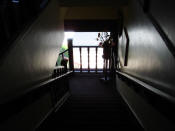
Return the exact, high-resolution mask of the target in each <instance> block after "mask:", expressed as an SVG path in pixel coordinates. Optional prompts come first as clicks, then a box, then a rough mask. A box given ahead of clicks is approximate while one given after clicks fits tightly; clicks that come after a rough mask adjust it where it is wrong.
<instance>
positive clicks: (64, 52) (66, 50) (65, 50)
mask: <svg viewBox="0 0 175 131" xmlns="http://www.w3.org/2000/svg"><path fill="white" fill-rule="evenodd" d="M66 52H68V49H67V50H65V51H63V52H61V53H59V55H62V54H64V53H66Z"/></svg>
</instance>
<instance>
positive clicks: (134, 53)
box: [119, 0, 175, 96]
mask: <svg viewBox="0 0 175 131" xmlns="http://www.w3.org/2000/svg"><path fill="white" fill-rule="evenodd" d="M127 12H128V13H125V22H126V23H125V26H126V28H127V30H128V35H129V39H130V44H129V54H128V66H126V67H124V66H122V68H121V70H122V71H123V72H126V73H128V74H130V75H133V76H135V77H138V78H140V79H142V80H145V81H149V82H151V83H153V84H154V85H157V86H155V87H156V88H158V89H160V90H162V91H164V92H166V93H168V94H171V95H173V96H175V88H174V86H175V81H174V78H175V70H174V67H175V61H174V57H173V55H172V54H171V53H170V51H169V50H168V48H167V46H166V45H165V43H164V41H163V39H162V37H161V36H160V34H159V33H158V31H157V30H156V28H155V27H154V25H153V24H152V22H151V21H150V19H149V18H148V17H147V15H146V14H144V12H143V10H142V9H141V8H140V5H139V4H138V2H137V1H136V0H132V1H130V4H129V8H128V11H127ZM166 14H168V12H166V10H164V14H163V15H166ZM167 24H168V23H164V27H165V26H166V25H167ZM173 31H175V30H173ZM171 35H173V34H172V33H171ZM124 44H125V43H124V42H123V41H121V42H120V45H119V48H121V49H120V51H123V50H124V48H125V46H123V45H124ZM120 51H119V52H120ZM119 55H120V60H123V56H122V55H121V53H119ZM121 63H122V62H121Z"/></svg>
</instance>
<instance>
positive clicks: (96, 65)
mask: <svg viewBox="0 0 175 131" xmlns="http://www.w3.org/2000/svg"><path fill="white" fill-rule="evenodd" d="M95 51H96V69H95V72H96V73H97V64H98V63H97V54H98V53H97V52H98V47H96V50H95Z"/></svg>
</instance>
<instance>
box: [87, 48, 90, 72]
mask: <svg viewBox="0 0 175 131" xmlns="http://www.w3.org/2000/svg"><path fill="white" fill-rule="evenodd" d="M87 49H88V72H90V65H89V47H88V48H87Z"/></svg>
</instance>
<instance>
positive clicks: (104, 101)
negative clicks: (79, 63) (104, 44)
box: [39, 75, 143, 131]
mask: <svg viewBox="0 0 175 131" xmlns="http://www.w3.org/2000/svg"><path fill="white" fill-rule="evenodd" d="M70 92H71V97H70V98H69V99H68V101H67V102H66V103H65V104H64V105H63V106H62V107H61V108H60V109H59V110H58V112H57V113H55V114H53V115H52V117H50V118H49V119H48V120H46V121H45V122H44V123H43V124H42V125H41V127H40V129H39V130H48V131H52V130H54V131H64V130H68V131H69V130H71V131H72V130H74V131H75V130H76V131H77V130H78V131H80V130H81V131H100V130H103V131H104V130H106V131H114V130H115V131H127V130H133V131H143V129H142V128H141V126H140V125H139V124H138V122H137V121H136V119H135V118H134V116H133V115H132V113H131V112H130V111H129V109H128V107H127V106H126V104H125V103H124V101H123V100H122V99H121V97H120V95H119V94H118V93H117V91H116V89H115V87H114V86H113V85H112V83H107V84H104V83H103V82H102V81H100V76H98V75H78V76H74V77H73V78H71V80H70Z"/></svg>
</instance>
